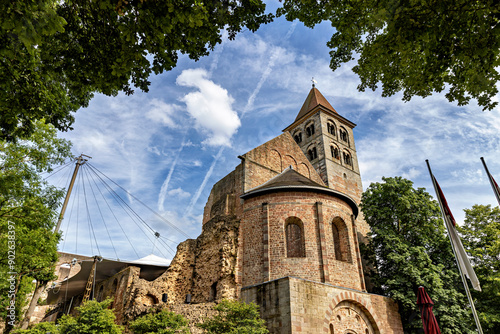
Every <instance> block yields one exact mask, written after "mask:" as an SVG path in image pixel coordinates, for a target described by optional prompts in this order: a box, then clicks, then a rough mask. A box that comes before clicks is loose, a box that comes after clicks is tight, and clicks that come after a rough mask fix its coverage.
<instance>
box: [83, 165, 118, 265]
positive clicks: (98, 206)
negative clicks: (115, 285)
mask: <svg viewBox="0 0 500 334" xmlns="http://www.w3.org/2000/svg"><path fill="white" fill-rule="evenodd" d="M83 172H84V173H85V174H86V176H87V180H89V186H90V190H91V191H92V196H94V201H95V204H96V205H97V209H98V210H99V214H100V215H101V219H102V222H103V224H104V228H105V229H106V233H107V234H108V238H109V242H110V243H111V247H113V251H114V252H115V255H116V259H118V253H117V252H116V248H115V245H114V244H113V240H112V239H111V235H110V234H109V230H108V225H107V224H106V220H105V219H104V216H103V214H102V211H101V206H100V205H99V202H98V201H97V197H96V195H95V192H94V187H93V186H92V183H91V182H90V179H91V178H90V175H89V174H90V173H89V172H88V170H87V168H83ZM92 181H94V183H95V180H94V179H93V178H92ZM96 186H97V185H96Z"/></svg>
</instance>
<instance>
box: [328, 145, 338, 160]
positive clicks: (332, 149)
mask: <svg viewBox="0 0 500 334" xmlns="http://www.w3.org/2000/svg"><path fill="white" fill-rule="evenodd" d="M330 150H331V151H332V158H333V159H337V160H338V159H339V158H340V154H339V149H338V148H337V147H335V146H330Z"/></svg>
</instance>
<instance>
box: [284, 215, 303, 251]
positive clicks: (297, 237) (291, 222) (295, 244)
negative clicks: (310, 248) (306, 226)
mask: <svg viewBox="0 0 500 334" xmlns="http://www.w3.org/2000/svg"><path fill="white" fill-rule="evenodd" d="M285 224H286V225H285V234H286V256H287V257H305V256H306V252H305V244H304V231H303V224H302V221H301V220H300V219H299V218H297V217H289V218H287V219H286V221H285Z"/></svg>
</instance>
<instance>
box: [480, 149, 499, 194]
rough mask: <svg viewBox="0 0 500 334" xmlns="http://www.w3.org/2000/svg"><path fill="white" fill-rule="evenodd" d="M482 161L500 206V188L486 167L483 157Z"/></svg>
mask: <svg viewBox="0 0 500 334" xmlns="http://www.w3.org/2000/svg"><path fill="white" fill-rule="evenodd" d="M481 161H482V162H483V166H484V169H485V170H486V174H487V175H488V179H489V180H490V184H491V187H492V188H493V192H494V193H495V196H496V198H497V201H498V204H500V187H499V186H498V184H497V183H496V182H495V179H494V178H493V176H492V175H491V174H490V171H489V170H488V167H486V162H485V161H484V159H483V157H481Z"/></svg>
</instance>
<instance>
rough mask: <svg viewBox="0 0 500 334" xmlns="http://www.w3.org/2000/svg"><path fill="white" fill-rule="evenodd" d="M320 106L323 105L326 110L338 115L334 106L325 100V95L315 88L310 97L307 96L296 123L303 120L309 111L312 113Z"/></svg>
mask: <svg viewBox="0 0 500 334" xmlns="http://www.w3.org/2000/svg"><path fill="white" fill-rule="evenodd" d="M318 105H321V106H323V107H324V108H326V109H328V110H330V111H333V112H334V113H336V114H337V111H336V110H335V109H333V107H332V105H331V104H330V102H328V101H327V100H326V99H325V97H324V96H323V94H321V93H320V91H319V90H318V89H317V88H315V87H313V88H312V89H311V91H310V92H309V95H307V98H306V101H305V102H304V104H303V105H302V108H300V111H299V114H298V115H297V118H295V121H298V120H299V119H300V118H302V116H304V115H306V114H307V113H308V112H309V111H311V110H312V109H314V108H315V107H317V106H318Z"/></svg>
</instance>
